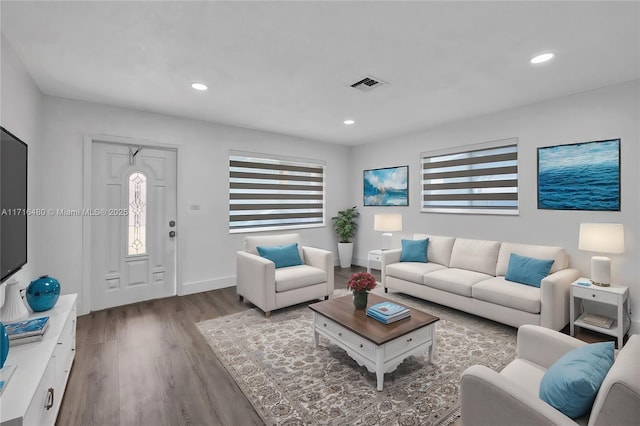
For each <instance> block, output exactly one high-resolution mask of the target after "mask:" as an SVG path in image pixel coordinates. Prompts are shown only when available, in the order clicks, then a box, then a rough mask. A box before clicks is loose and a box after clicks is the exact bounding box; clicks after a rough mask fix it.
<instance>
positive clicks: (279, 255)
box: [256, 243, 302, 269]
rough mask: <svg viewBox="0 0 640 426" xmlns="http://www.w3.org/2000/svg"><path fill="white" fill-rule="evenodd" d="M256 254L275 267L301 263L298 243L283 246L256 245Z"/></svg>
mask: <svg viewBox="0 0 640 426" xmlns="http://www.w3.org/2000/svg"><path fill="white" fill-rule="evenodd" d="M256 250H258V254H259V255H260V256H262V257H264V258H265V259H269V260H270V261H272V262H273V263H275V265H276V269H277V268H284V267H287V266H295V265H302V259H301V258H300V252H299V251H298V244H297V243H293V244H286V245H284V246H273V247H271V246H258V247H256Z"/></svg>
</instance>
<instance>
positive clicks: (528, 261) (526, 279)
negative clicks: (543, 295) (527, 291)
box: [504, 253, 553, 287]
mask: <svg viewBox="0 0 640 426" xmlns="http://www.w3.org/2000/svg"><path fill="white" fill-rule="evenodd" d="M552 264H553V259H551V260H547V259H535V258H533V257H527V256H520V255H518V254H515V253H511V259H510V260H509V267H508V268H507V273H506V275H505V277H504V278H505V279H506V280H507V281H514V282H517V283H520V284H526V285H531V286H533V287H540V282H541V281H542V279H543V278H544V277H546V276H547V275H549V271H550V270H551V265H552Z"/></svg>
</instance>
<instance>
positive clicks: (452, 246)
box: [381, 234, 580, 330]
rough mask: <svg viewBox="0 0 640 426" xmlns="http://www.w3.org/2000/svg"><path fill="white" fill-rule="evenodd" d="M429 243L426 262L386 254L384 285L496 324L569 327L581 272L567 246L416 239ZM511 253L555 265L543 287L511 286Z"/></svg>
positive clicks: (420, 236) (391, 252) (395, 252)
mask: <svg viewBox="0 0 640 426" xmlns="http://www.w3.org/2000/svg"><path fill="white" fill-rule="evenodd" d="M413 238H414V240H421V239H425V238H428V239H429V242H428V246H427V262H426V263H423V262H401V261H400V257H401V253H402V250H401V249H393V250H386V251H384V252H383V254H382V271H381V272H382V285H383V287H384V289H385V292H387V291H388V290H394V291H398V292H402V293H405V294H408V295H411V296H415V297H419V298H421V299H425V300H429V301H432V302H435V303H439V304H441V305H445V306H449V307H452V308H455V309H458V310H461V311H465V312H469V313H472V314H475V315H479V316H482V317H485V318H488V319H491V320H494V321H498V322H501V323H504V324H508V325H511V326H513V327H519V326H521V325H523V324H533V325H540V326H543V327H547V328H550V329H553V330H561V329H562V328H564V326H565V325H567V324H568V323H569V286H570V284H571V283H572V282H574V281H575V280H576V279H578V277H579V275H580V274H579V272H578V271H577V270H575V269H569V268H568V264H569V259H568V256H567V255H566V253H565V250H564V249H563V248H562V247H553V246H541V245H528V244H517V243H509V242H499V241H485V240H472V239H465V238H456V237H446V236H437V235H428V234H415V235H414V236H413ZM511 253H515V254H518V255H520V256H526V257H530V258H536V259H547V260H553V264H552V266H551V270H550V272H549V275H547V276H546V277H545V278H544V279H542V281H541V285H540V288H538V287H534V286H531V285H525V284H519V283H516V282H512V281H507V280H506V279H505V275H506V273H507V269H508V266H509V260H510V257H511Z"/></svg>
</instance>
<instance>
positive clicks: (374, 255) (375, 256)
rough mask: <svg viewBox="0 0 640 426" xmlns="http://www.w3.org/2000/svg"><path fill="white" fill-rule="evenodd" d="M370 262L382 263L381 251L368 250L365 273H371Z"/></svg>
mask: <svg viewBox="0 0 640 426" xmlns="http://www.w3.org/2000/svg"><path fill="white" fill-rule="evenodd" d="M371 262H377V263H381V262H382V250H379V249H378V250H369V254H368V256H367V272H368V273H371Z"/></svg>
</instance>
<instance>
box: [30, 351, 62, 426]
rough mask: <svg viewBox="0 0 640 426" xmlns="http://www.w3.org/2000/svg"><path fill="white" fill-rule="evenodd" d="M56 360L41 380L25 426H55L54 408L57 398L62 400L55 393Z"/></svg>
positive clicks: (52, 361) (60, 396) (51, 361)
mask: <svg viewBox="0 0 640 426" xmlns="http://www.w3.org/2000/svg"><path fill="white" fill-rule="evenodd" d="M55 369H56V363H55V359H54V358H51V360H49V364H48V365H47V369H46V370H45V372H44V375H43V376H42V379H41V380H40V384H39V385H38V389H37V390H36V392H35V394H34V395H33V399H32V400H31V404H29V409H28V410H27V413H26V415H25V416H24V423H23V425H24V426H43V425H53V424H55V421H56V416H55V409H54V406H55V404H56V403H57V398H62V395H59V394H57V393H56V391H55V373H56V372H55Z"/></svg>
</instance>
